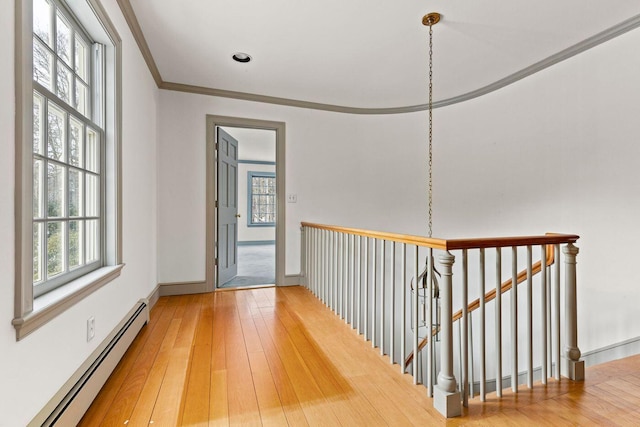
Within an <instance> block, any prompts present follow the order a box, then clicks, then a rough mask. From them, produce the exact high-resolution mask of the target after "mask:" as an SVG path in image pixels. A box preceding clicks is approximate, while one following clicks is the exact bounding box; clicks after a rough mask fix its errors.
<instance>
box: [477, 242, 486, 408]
mask: <svg viewBox="0 0 640 427" xmlns="http://www.w3.org/2000/svg"><path fill="white" fill-rule="evenodd" d="M484 262H485V261H484V248H481V249H480V253H479V270H480V271H479V273H478V274H479V276H480V277H479V283H478V285H479V288H480V289H479V295H480V313H479V316H480V351H479V355H480V401H482V402H485V401H486V400H487V361H486V357H487V356H486V354H487V353H486V311H485V301H484V294H485V292H486V289H485V277H486V276H485V264H484Z"/></svg>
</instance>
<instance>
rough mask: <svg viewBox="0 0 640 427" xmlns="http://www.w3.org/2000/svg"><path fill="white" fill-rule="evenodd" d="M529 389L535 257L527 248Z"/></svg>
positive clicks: (529, 382) (531, 364)
mask: <svg viewBox="0 0 640 427" xmlns="http://www.w3.org/2000/svg"><path fill="white" fill-rule="evenodd" d="M527 387H529V388H533V255H532V250H531V246H527Z"/></svg>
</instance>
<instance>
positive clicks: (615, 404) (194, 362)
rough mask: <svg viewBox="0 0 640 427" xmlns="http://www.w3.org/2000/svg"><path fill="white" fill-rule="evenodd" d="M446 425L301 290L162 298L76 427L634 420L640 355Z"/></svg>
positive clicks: (638, 408) (394, 368) (468, 412)
mask: <svg viewBox="0 0 640 427" xmlns="http://www.w3.org/2000/svg"><path fill="white" fill-rule="evenodd" d="M586 376H587V380H586V381H585V382H581V383H574V382H572V381H569V380H566V379H563V380H562V381H559V382H556V381H551V382H550V383H549V384H548V385H547V386H546V387H544V386H541V385H538V386H537V387H536V389H535V390H533V391H531V390H528V389H526V388H522V389H521V390H520V392H519V393H517V394H511V393H507V394H506V396H505V397H504V398H503V399H502V400H500V401H498V400H497V399H496V398H495V397H493V396H489V398H488V402H486V403H484V404H482V403H480V402H479V401H478V399H474V400H473V401H471V403H470V407H469V408H468V409H465V411H464V416H463V417H460V418H456V419H452V420H445V419H444V418H442V417H441V416H440V415H439V414H438V413H437V412H436V411H435V410H434V409H433V408H432V403H431V400H430V399H428V398H427V397H426V392H425V389H424V387H422V386H414V385H412V380H411V377H409V376H408V375H401V374H400V373H399V367H398V365H390V363H389V359H388V358H387V357H382V356H380V355H379V352H378V350H377V349H376V350H373V349H372V348H371V344H370V343H368V342H364V341H363V339H362V337H361V336H358V335H357V334H356V333H355V332H354V331H353V330H352V329H351V328H350V327H349V326H348V325H346V324H345V323H344V322H343V321H341V320H340V319H339V318H338V317H337V316H335V315H334V314H333V313H332V312H331V311H330V310H329V309H327V308H326V307H325V306H324V305H323V304H322V303H321V302H319V301H318V300H317V299H316V298H315V297H313V296H312V295H311V294H310V293H309V292H308V291H307V290H306V289H304V288H301V287H290V288H277V289H276V288H262V289H251V290H242V291H223V292H217V293H215V294H204V295H192V296H179V297H163V298H161V299H160V300H159V301H158V303H157V304H156V306H155V307H154V308H153V310H152V311H151V322H150V323H149V324H148V325H147V326H146V327H145V328H143V330H142V331H141V333H140V335H139V336H138V337H137V338H136V340H135V342H134V343H133V345H132V346H131V348H130V349H129V351H128V352H127V353H126V355H125V356H124V358H123V359H122V361H121V362H120V364H119V365H118V367H117V368H116V370H115V371H114V373H113V375H112V376H111V378H110V379H109V381H108V382H107V384H106V385H105V387H104V388H103V389H102V391H101V392H100V394H99V395H98V397H97V398H96V400H95V401H94V403H93V405H92V406H91V408H90V409H89V411H88V412H87V414H86V415H85V417H84V418H83V420H82V422H81V424H80V425H82V426H98V425H103V426H111V425H113V426H123V425H125V424H126V425H127V426H128V427H130V426H148V425H150V424H153V426H154V427H155V426H180V425H182V426H218V425H220V426H231V425H240V426H260V425H264V426H271V425H273V426H285V425H290V426H307V425H309V426H385V425H388V426H411V425H416V426H417V425H420V426H425V425H445V424H446V425H490V426H496V425H514V426H521V425H553V426H556V425H629V426H631V425H633V426H637V425H640V356H635V357H632V358H628V359H623V360H620V361H616V362H611V363H608V364H603V365H599V366H596V367H592V368H589V369H587V374H586Z"/></svg>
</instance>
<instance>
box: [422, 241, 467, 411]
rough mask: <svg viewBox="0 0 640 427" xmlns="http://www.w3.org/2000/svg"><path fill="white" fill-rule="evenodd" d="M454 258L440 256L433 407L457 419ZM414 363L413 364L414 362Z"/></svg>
mask: <svg viewBox="0 0 640 427" xmlns="http://www.w3.org/2000/svg"><path fill="white" fill-rule="evenodd" d="M454 261H455V257H454V256H453V255H451V253H449V252H446V253H444V254H443V255H441V256H440V265H441V266H442V283H441V285H440V305H441V309H442V317H441V320H440V324H441V325H442V329H441V333H440V337H441V338H440V372H439V373H438V385H437V386H436V387H435V390H434V397H433V406H434V407H435V408H436V409H437V410H438V411H439V412H440V413H441V414H442V415H444V416H445V417H447V418H450V417H457V416H459V415H460V414H461V413H462V407H461V404H460V403H461V402H460V392H458V391H456V379H455V377H454V376H453V325H452V322H451V318H452V314H453V313H452V311H453V307H452V299H451V297H452V294H451V291H452V286H453V283H452V278H453V277H452V276H453V273H452V267H453V263H454ZM414 363H415V362H414Z"/></svg>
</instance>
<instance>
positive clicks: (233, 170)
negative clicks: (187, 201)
mask: <svg viewBox="0 0 640 427" xmlns="http://www.w3.org/2000/svg"><path fill="white" fill-rule="evenodd" d="M217 132H218V248H217V250H218V251H217V253H218V286H222V285H223V284H224V283H226V282H228V281H229V280H231V279H233V278H234V277H236V276H237V275H238V218H239V217H240V215H239V214H238V141H236V140H235V139H234V138H233V137H232V136H231V135H229V134H228V133H226V132H225V131H224V130H223V129H221V128H217Z"/></svg>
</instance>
